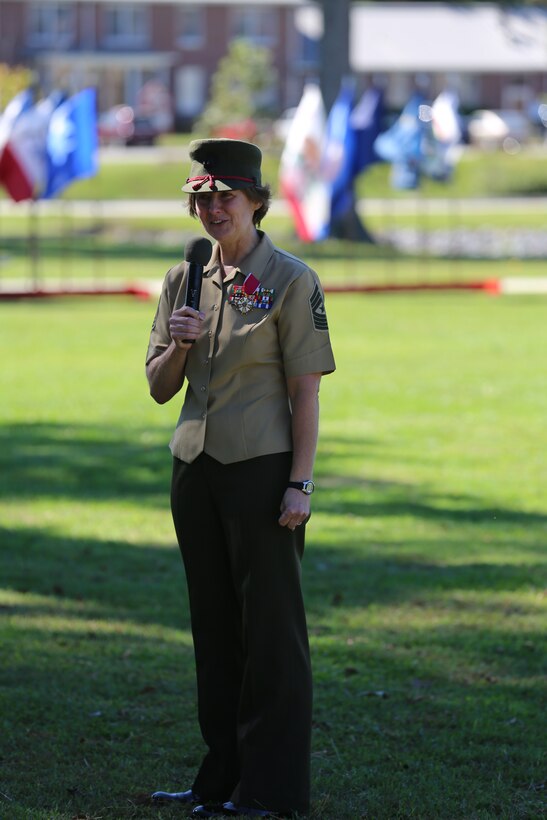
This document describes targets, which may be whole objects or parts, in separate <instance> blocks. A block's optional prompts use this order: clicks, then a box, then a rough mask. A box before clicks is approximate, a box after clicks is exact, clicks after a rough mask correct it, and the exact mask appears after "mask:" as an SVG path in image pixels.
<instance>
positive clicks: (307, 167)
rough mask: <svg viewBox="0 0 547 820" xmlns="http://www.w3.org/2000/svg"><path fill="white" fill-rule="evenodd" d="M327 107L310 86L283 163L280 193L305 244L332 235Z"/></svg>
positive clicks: (300, 104)
mask: <svg viewBox="0 0 547 820" xmlns="http://www.w3.org/2000/svg"><path fill="white" fill-rule="evenodd" d="M324 139H325V107H324V104H323V97H322V96H321V90H320V88H319V86H318V85H316V84H312V83H308V84H307V85H306V86H305V88H304V92H303V94H302V99H301V100H300V103H299V105H298V108H297V109H296V113H295V116H294V119H293V121H292V123H291V125H290V128H289V133H288V135H287V140H286V143H285V147H284V148H283V152H282V154H281V161H280V169H279V175H280V189H281V192H282V194H283V196H284V197H285V198H286V200H287V202H288V204H289V207H290V209H291V212H292V216H293V219H294V223H295V228H296V233H297V236H298V237H299V239H301V240H302V241H304V242H316V241H318V240H321V239H324V238H325V237H326V236H327V234H328V229H329V222H330V186H329V184H328V182H327V181H326V180H325V178H324V175H323V171H322V157H323V147H324Z"/></svg>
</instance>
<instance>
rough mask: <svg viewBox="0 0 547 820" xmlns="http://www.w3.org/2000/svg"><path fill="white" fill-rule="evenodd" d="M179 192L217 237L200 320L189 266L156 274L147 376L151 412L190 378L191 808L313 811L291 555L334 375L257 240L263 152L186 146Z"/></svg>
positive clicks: (288, 258) (261, 236)
mask: <svg viewBox="0 0 547 820" xmlns="http://www.w3.org/2000/svg"><path fill="white" fill-rule="evenodd" d="M190 158H191V168H190V175H189V177H188V179H187V181H186V184H185V185H184V186H183V191H185V192H186V193H188V194H189V195H190V196H189V210H190V213H191V214H192V215H194V216H197V218H198V219H199V221H200V222H201V224H202V226H203V228H204V230H205V231H206V232H207V234H209V236H210V237H211V239H212V240H213V241H214V245H213V249H212V254H211V257H210V260H209V261H208V263H206V264H205V267H204V273H203V280H202V290H201V300H200V305H199V310H197V309H194V308H192V307H190V306H188V305H185V294H186V287H187V279H188V268H189V266H188V263H186V262H183V263H181V264H179V265H176V266H175V267H174V268H172V269H171V270H170V271H169V272H168V273H167V275H166V278H165V281H164V285H163V289H162V294H161V297H160V300H159V305H158V309H157V313H156V317H155V320H154V324H153V329H152V333H151V336H150V343H149V347H148V354H147V360H146V373H147V377H148V381H149V385H150V392H151V395H152V396H153V398H154V399H155V400H156V401H157V402H159V403H162V404H163V403H164V402H167V401H169V400H170V399H171V398H173V397H174V396H175V395H176V394H177V393H178V392H179V391H180V390H181V388H182V386H183V384H184V383H185V382H186V392H185V399H184V403H183V407H182V410H181V413H180V417H179V421H178V424H177V426H176V430H175V432H174V434H173V438H172V440H171V444H170V448H171V452H172V455H173V476H172V487H171V507H172V513H173V520H174V524H175V529H176V533H177V538H178V542H179V545H180V549H181V553H182V557H183V561H184V566H185V572H186V579H187V584H188V591H189V601H190V614H191V622H192V634H193V639H194V650H195V658H196V674H197V688H198V713H199V722H200V728H201V732H202V735H203V739H204V741H205V744H206V747H207V752H206V754H205V757H204V759H203V762H202V764H201V766H200V768H199V771H198V773H197V776H196V778H195V780H194V783H193V784H192V787H191V788H190V789H187V790H186V791H182V792H155V793H154V795H153V798H154V800H156V801H174V802H179V803H186V804H195V808H194V809H193V812H192V814H193V816H196V817H217V816H230V815H232V816H250V817H267V816H274V815H276V816H280V815H281V816H291V815H293V814H306V812H307V811H308V809H309V788H310V734H311V710H312V680H311V666H310V657H309V647H308V637H307V628H306V618H305V612H304V605H303V600H302V591H301V570H300V561H301V558H302V554H303V551H304V531H305V524H306V521H307V520H308V518H309V515H310V496H311V493H312V492H313V490H314V484H313V481H312V477H313V464H314V458H315V450H316V444H317V431H318V417H319V401H318V392H319V383H320V380H321V376H322V375H323V374H326V373H331V372H332V371H333V370H334V367H335V365H334V359H333V354H332V349H331V345H330V340H329V332H328V325H327V318H326V314H325V309H324V302H323V292H322V289H321V285H320V283H319V280H318V278H317V276H316V274H315V273H314V272H313V271H312V270H311V269H310V268H309V267H308V266H307V265H305V264H304V263H303V262H302V261H300V260H299V259H297V258H296V257H294V256H292V255H291V254H289V253H286V252H284V251H283V250H280V249H279V248H276V247H275V246H274V245H273V244H272V242H271V241H270V239H269V238H268V236H267V235H266V234H265V233H263V232H262V231H261V230H259V225H260V224H261V221H262V219H263V218H264V216H265V215H266V213H267V211H268V207H269V203H270V189H269V187H268V186H264V185H262V180H261V152H260V150H259V148H258V147H257V146H255V145H252V144H251V143H247V142H242V141H239V140H227V139H213V140H196V141H194V142H193V143H192V144H191V146H190Z"/></svg>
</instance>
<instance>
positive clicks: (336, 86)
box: [320, 0, 351, 111]
mask: <svg viewBox="0 0 547 820" xmlns="http://www.w3.org/2000/svg"><path fill="white" fill-rule="evenodd" d="M321 5H322V7H323V39H322V40H321V55H320V56H321V66H320V81H321V91H322V93H323V100H324V103H325V107H326V109H327V111H328V110H329V109H330V107H331V105H332V104H333V102H334V100H335V99H336V96H337V94H338V92H339V90H340V83H341V82H342V78H343V77H346V76H348V75H349V73H350V65H349V10H350V5H351V2H350V0H321Z"/></svg>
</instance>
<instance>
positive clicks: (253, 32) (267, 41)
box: [230, 6, 279, 47]
mask: <svg viewBox="0 0 547 820" xmlns="http://www.w3.org/2000/svg"><path fill="white" fill-rule="evenodd" d="M230 28H231V36H232V37H233V38H234V39H235V38H243V39H245V40H249V41H250V42H252V43H255V44H256V45H259V46H269V47H272V46H274V45H275V44H276V43H277V42H278V40H279V16H278V10H277V7H276V6H235V7H234V8H233V9H232V12H231V26H230Z"/></svg>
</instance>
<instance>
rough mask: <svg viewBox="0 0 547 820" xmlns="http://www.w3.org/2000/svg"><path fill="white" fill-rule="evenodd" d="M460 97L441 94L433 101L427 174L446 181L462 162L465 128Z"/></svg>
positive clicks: (428, 141) (446, 92) (426, 166)
mask: <svg viewBox="0 0 547 820" xmlns="http://www.w3.org/2000/svg"><path fill="white" fill-rule="evenodd" d="M458 106H459V101H458V96H457V94H456V93H455V92H453V91H448V90H446V91H441V93H440V94H439V96H438V97H437V98H436V99H435V100H434V101H433V105H432V106H431V111H430V116H429V117H428V120H429V121H430V122H429V126H430V127H429V129H428V131H427V136H428V140H427V143H426V145H427V146H428V147H429V150H427V148H426V151H425V158H424V163H423V170H424V173H425V174H427V175H428V176H431V177H432V178H434V179H438V180H442V181H446V180H448V179H450V177H451V176H452V172H453V170H454V166H455V165H456V162H457V161H458V159H459V154H460V144H461V140H462V128H461V122H460V116H459V113H458Z"/></svg>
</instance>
